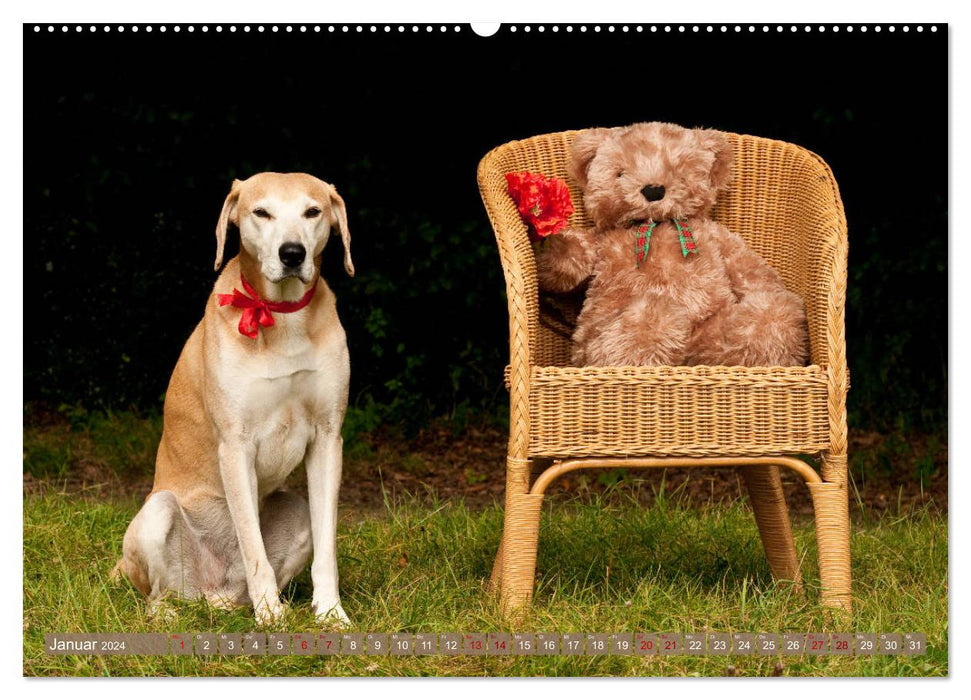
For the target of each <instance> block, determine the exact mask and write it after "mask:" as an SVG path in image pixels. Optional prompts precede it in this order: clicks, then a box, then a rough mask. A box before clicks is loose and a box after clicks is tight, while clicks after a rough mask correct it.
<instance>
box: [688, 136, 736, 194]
mask: <svg viewBox="0 0 971 700" xmlns="http://www.w3.org/2000/svg"><path fill="white" fill-rule="evenodd" d="M697 134H698V141H699V143H700V144H701V147H702V148H704V149H705V150H707V151H710V152H711V153H713V154H714V156H715V160H714V161H713V162H712V164H711V171H710V172H709V175H708V177H709V179H710V180H711V187H712V189H713V190H722V189H724V188H725V187H727V186H728V183H729V181H730V180H731V179H732V160H733V159H734V156H735V152H734V150H733V149H732V144H731V143H730V142H729V140H728V136H726V135H725V133H724V132H722V131H716V130H715V129H699V130H698V131H697Z"/></svg>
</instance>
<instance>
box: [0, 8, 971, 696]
mask: <svg viewBox="0 0 971 700" xmlns="http://www.w3.org/2000/svg"><path fill="white" fill-rule="evenodd" d="M12 4H14V3H9V4H8V5H7V6H6V7H4V9H3V10H2V12H3V13H4V20H5V21H4V22H3V24H2V27H3V30H2V31H3V34H2V35H0V52H2V58H3V59H4V60H3V61H2V68H0V71H2V74H3V88H4V94H5V95H13V94H15V95H18V97H19V100H18V105H17V107H14V108H10V109H7V110H4V112H5V115H4V117H3V119H4V122H3V126H4V128H3V129H2V133H3V134H4V136H3V150H2V151H0V155H2V156H5V158H4V162H5V163H8V164H10V163H16V162H22V158H23V151H22V148H23V143H22V134H23V111H22V106H23V94H22V90H21V89H20V87H19V85H20V83H21V79H22V75H23V72H22V71H23V65H22V56H23V43H22V34H21V28H20V26H19V23H20V22H23V21H58V20H60V21H64V20H70V21H81V20H85V21H87V20H92V19H95V20H97V21H113V20H124V21H132V22H161V21H169V22H171V21H178V22H187V21H193V22H200V21H211V20H212V19H219V20H220V21H224V22H225V21H230V20H231V21H247V20H249V19H256V20H259V21H266V20H267V19H272V20H280V21H286V19H287V18H288V17H295V18H297V19H303V20H306V19H307V18H319V19H323V18H327V19H329V20H332V21H345V22H346V21H362V22H366V21H388V20H391V19H394V20H395V21H421V22H425V21H437V22H450V21H467V20H476V21H495V20H496V19H505V20H506V21H510V20H513V21H517V22H523V21H531V20H532V21H535V20H537V19H538V20H539V21H543V22H551V21H558V22H580V21H597V22H601V23H603V22H608V21H613V20H618V21H628V22H633V21H635V20H637V19H649V21H651V22H691V21H705V22H716V21H731V22H739V21H748V20H751V21H760V22H765V21H773V22H778V21H782V22H793V23H801V22H804V21H813V22H833V21H837V22H860V21H861V20H862V21H867V22H876V21H883V22H887V21H891V22H916V21H925V22H940V21H949V22H952V23H954V22H958V23H957V25H956V26H952V28H951V57H952V58H951V60H952V90H953V92H952V98H951V100H952V101H951V103H950V105H949V111H950V115H951V117H952V119H951V123H953V124H968V123H971V119H969V116H971V111H969V109H968V103H967V99H968V97H967V96H968V89H967V87H966V85H967V84H968V82H969V81H968V77H969V72H968V67H969V60H968V55H969V51H971V30H969V25H968V24H964V23H963V17H961V18H960V21H959V17H958V16H957V10H956V8H955V7H954V4H952V3H949V2H943V1H941V0H922V2H920V3H919V5H916V9H915V4H914V3H913V2H886V3H883V4H881V5H879V6H870V7H867V8H866V9H862V8H859V7H857V6H855V5H853V4H851V3H847V2H845V0H844V1H841V0H817V1H816V2H814V3H812V4H809V5H807V4H804V3H792V4H788V3H786V4H783V3H773V2H766V1H764V0H762V1H759V2H751V1H749V0H738V1H737V2H733V3H723V2H713V1H712V0H696V2H693V3H670V4H666V3H654V4H651V5H648V4H646V3H644V4H641V3H634V2H618V1H616V0H597V1H596V2H595V3H588V4H584V5H582V6H581V7H579V8H574V9H570V8H568V7H567V6H566V3H564V2H544V3H530V2H524V1H523V0H492V1H491V2H486V1H484V0H480V1H479V2H476V3H475V4H471V3H469V4H463V5H461V10H456V9H455V7H456V6H458V5H451V4H449V3H446V2H444V1H442V0H438V1H434V2H427V1H423V0H412V1H411V2H409V3H408V4H407V5H403V4H402V3H400V2H392V1H391V0H384V1H383V2H367V1H366V0H358V2H355V3H327V4H321V3H315V2H310V1H308V0H304V1H302V2H288V1H287V0H277V2H274V3H273V5H272V12H269V13H268V12H267V11H266V9H265V8H266V5H265V4H263V3H250V2H245V1H244V0H240V2H237V3H228V2H218V3H209V4H203V3H200V2H198V0H167V2H165V3H162V4H154V3H153V4H149V3H125V4H122V3H120V2H117V1H112V2H108V1H103V0H87V1H86V2H83V3H81V2H71V1H70V0H59V1H53V0H52V1H46V2H40V1H35V2H31V3H18V4H17V5H16V7H14V8H11V7H10V5H12ZM403 7H406V8H407V9H406V10H403V9H402V8H403ZM456 12H459V13H460V14H461V15H462V16H461V17H455V16H454V15H455V14H456ZM723 13H725V14H723ZM267 15H272V16H271V17H268V16H267ZM638 15H641V16H640V17H638ZM726 15H727V16H726ZM915 15H920V16H919V17H915ZM954 76H961V77H962V78H963V84H962V82H961V81H959V80H956V79H955V78H954ZM937 99H938V98H937V96H934V98H933V101H934V102H937ZM11 102H13V100H11ZM952 149H953V150H952V153H953V157H952V163H953V165H952V172H953V174H954V180H953V184H952V186H951V189H950V194H951V196H950V197H949V201H950V202H951V203H952V205H951V206H952V213H951V216H950V226H951V229H952V230H953V231H959V230H962V231H964V232H965V233H966V232H967V231H968V229H969V228H971V227H968V226H966V225H964V226H962V225H961V223H962V222H964V221H965V220H966V217H965V216H963V212H962V211H961V205H960V202H958V203H957V204H958V206H957V207H956V209H957V216H955V214H954V212H953V204H954V202H955V198H954V197H953V195H954V193H955V192H959V191H960V192H967V191H969V184H971V183H969V182H968V177H967V165H968V163H969V162H971V161H969V155H971V153H969V146H968V138H967V137H966V136H964V133H963V132H961V130H960V129H955V130H953V131H952ZM0 177H2V178H3V185H4V186H5V187H4V191H7V192H19V193H20V196H18V197H16V198H14V199H15V200H16V201H8V202H7V206H8V207H10V208H11V209H12V210H13V211H15V215H14V217H13V218H14V223H13V226H14V228H19V229H20V230H21V231H22V230H23V211H22V207H23V197H22V184H20V182H19V178H20V173H17V172H16V171H15V170H14V168H12V167H8V168H6V169H5V171H4V172H3V173H2V175H0ZM951 243H952V247H951V252H952V257H951V260H950V263H949V268H948V269H949V275H950V274H951V272H950V271H951V270H953V269H954V267H955V266H957V265H961V266H962V267H963V263H966V262H969V257H971V256H969V249H968V246H969V245H971V243H969V242H966V241H965V240H964V239H963V238H962V236H954V237H953V238H952V240H951ZM8 245H10V246H11V247H12V248H13V256H11V257H14V258H17V260H18V261H19V263H20V265H19V266H18V267H17V268H16V269H15V270H14V271H13V272H12V273H10V272H8V274H7V275H5V276H3V278H2V279H0V294H3V298H5V299H18V298H19V295H21V294H22V293H23V291H24V288H23V281H24V280H23V272H22V270H23V265H22V261H23V240H22V236H21V237H17V238H16V240H15V241H14V242H13V243H12V244H11V243H10V242H9V241H8ZM969 284H971V276H969V275H957V276H955V277H954V278H953V284H951V283H949V291H951V293H952V296H953V300H954V301H955V302H957V303H955V304H954V305H953V306H949V310H950V309H953V311H950V313H951V314H953V315H952V318H951V324H950V327H951V328H952V329H953V331H954V334H953V335H952V336H951V337H952V342H953V347H952V348H951V352H950V353H949V357H956V358H960V357H966V356H967V355H968V350H971V348H969V345H971V343H969V339H968V335H967V334H968V332H969V331H968V330H967V329H971V311H969V309H971V306H969V305H968V304H967V303H964V302H968V301H971V294H969V287H968V285H969ZM15 311H16V313H18V314H19V318H20V322H19V333H20V338H19V340H20V342H19V343H17V344H16V345H15V348H16V350H15V352H17V353H18V355H19V365H20V366H19V368H17V367H14V366H12V363H11V362H10V358H9V355H8V356H6V362H5V363H4V365H5V366H4V370H3V371H4V373H5V376H4V377H3V379H4V380H6V381H5V382H4V383H5V385H7V386H16V387H20V391H10V392H7V393H6V394H5V397H4V400H3V402H2V404H0V406H2V409H0V410H2V417H3V420H2V423H0V430H2V431H3V433H2V438H3V439H2V440H0V444H2V445H3V446H4V448H3V449H4V450H5V452H4V455H5V459H4V460H3V464H4V465H5V466H6V467H7V469H6V470H5V477H4V478H6V479H9V480H10V483H8V484H7V488H6V489H5V493H6V494H7V498H8V502H7V503H6V504H5V505H7V506H8V507H6V508H4V509H3V510H4V516H3V517H4V518H5V525H6V527H7V532H16V533H19V535H18V536H15V537H6V538H4V545H3V546H4V553H5V555H6V557H7V561H8V562H14V566H13V567H11V568H14V569H16V570H17V571H18V573H19V576H17V577H16V578H14V577H13V576H7V577H4V582H3V588H2V589H0V590H2V592H3V594H4V598H3V599H4V600H5V601H7V604H6V605H5V606H4V615H3V627H4V632H6V634H4V635H3V639H4V641H3V645H4V647H3V652H4V653H3V662H2V663H3V666H2V668H3V672H4V673H3V678H4V679H8V678H11V677H19V678H21V679H22V670H23V667H22V663H18V659H22V656H21V654H22V644H19V643H18V641H17V633H18V632H19V631H20V630H21V629H22V625H17V622H18V619H17V618H18V617H21V616H22V611H23V588H22V582H23V570H22V567H23V558H22V553H23V546H22V545H23V542H22V534H23V530H22V527H23V518H22V514H23V513H22V505H23V502H22V496H21V495H20V494H21V493H22V484H21V485H17V484H15V483H13V482H14V479H20V478H21V477H20V476H19V474H18V475H15V474H14V470H13V465H15V464H16V460H17V459H18V457H17V454H16V451H17V448H18V447H19V448H20V450H19V451H20V452H21V454H22V440H23V434H22V417H21V416H22V407H23V400H22V399H23V396H22V387H23V385H22V377H23V372H22V370H23V360H22V348H23V343H22V340H23V318H22V314H23V309H22V307H18V308H16V309H15ZM5 330H6V331H7V332H11V333H12V332H13V330H12V329H5ZM11 345H13V343H11ZM18 369H19V372H18ZM950 372H951V374H950V375H949V376H950V377H951V378H952V387H953V388H952V391H951V392H950V396H951V397H953V398H952V399H951V402H952V408H953V410H952V411H951V415H950V421H951V422H953V423H954V424H960V423H959V422H958V421H959V420H960V419H961V418H962V417H964V415H965V413H966V409H965V407H966V405H967V403H966V402H967V399H966V398H963V397H966V396H967V388H968V385H969V380H968V373H967V371H965V370H963V368H962V367H961V366H960V364H959V363H955V366H954V367H953V368H950ZM15 373H16V374H15ZM968 439H969V438H968V431H960V430H958V431H955V432H954V437H953V441H952V444H951V446H950V447H951V450H950V452H949V454H950V456H951V457H952V458H953V460H954V462H955V463H957V464H961V463H963V462H964V461H966V459H963V458H966V457H968V456H969V455H971V449H969V444H968ZM958 472H959V470H954V471H953V472H951V474H950V475H949V476H950V484H951V489H952V493H958V484H959V483H963V482H962V479H963V478H964V477H963V476H962V475H960V474H959V473H958ZM15 499H16V500H15ZM962 510H963V509H955V510H954V511H952V513H953V514H954V515H953V521H952V525H953V526H954V527H955V528H956V529H957V531H956V532H954V539H958V540H959V541H960V540H961V539H962V536H963V535H966V534H967V531H968V516H967V514H966V513H963V512H962ZM952 541H953V540H952ZM950 554H951V557H952V558H950V559H949V563H950V566H951V573H952V576H954V575H956V576H957V578H958V579H959V580H961V581H964V580H967V555H966V554H964V555H959V553H958V552H957V551H956V550H954V551H951V552H950ZM951 582H952V588H953V578H952V580H951ZM954 602H955V601H953V600H952V601H951V603H952V605H951V606H949V610H950V628H951V629H957V630H961V629H964V625H961V624H959V619H960V621H965V620H966V619H967V615H966V613H965V612H964V608H962V607H960V606H956V605H954V604H953V603H954ZM21 622H22V620H21ZM15 625H16V628H15ZM965 636H966V635H965ZM951 643H952V644H953V643H954V639H953V637H952V639H951ZM951 673H952V675H954V676H955V677H960V676H961V673H962V669H952V670H951ZM966 674H967V672H965V675H964V677H965V678H966V677H967V675H966ZM21 682H25V681H23V680H22V681H21ZM81 682H82V681H73V682H72V681H70V680H67V681H59V682H57V683H48V684H43V683H39V682H38V681H30V683H31V687H30V688H29V692H30V694H31V696H32V697H41V698H44V697H49V696H54V695H55V693H56V694H57V696H58V698H59V699H61V700H62V699H63V695H64V693H66V692H71V691H72V690H74V689H75V688H77V687H79V684H80V683H81ZM297 682H300V681H299V680H297V679H293V680H289V679H288V680H279V681H275V682H274V681H265V682H260V683H258V684H255V685H254V684H243V683H241V682H239V681H237V682H235V684H234V685H235V687H234V691H235V693H236V694H238V695H241V696H242V697H244V698H246V697H256V696H258V697H260V698H261V700H265V697H266V695H267V694H268V693H270V692H271V690H270V688H271V685H272V686H274V688H273V691H272V692H274V693H275V692H276V691H278V690H281V689H284V688H288V687H289V689H291V690H292V688H293V684H294V683H297ZM305 682H308V683H309V682H312V681H305ZM547 682H552V683H555V686H556V687H555V690H554V692H556V694H557V695H558V696H560V697H562V698H564V700H568V699H570V698H579V697H583V698H584V700H588V696H589V694H590V693H591V692H598V691H599V690H601V689H606V688H609V689H610V690H615V691H619V690H620V686H618V685H617V683H624V684H625V685H626V683H627V682H630V683H636V682H637V681H636V680H635V681H626V682H625V681H623V680H616V681H612V682H610V683H609V684H604V683H603V682H579V683H573V682H570V683H568V682H567V681H566V680H552V681H547ZM652 682H659V681H657V680H653V681H652ZM660 682H664V681H663V680H662V681H660ZM668 682H672V681H668ZM710 682H713V683H717V681H710ZM731 682H732V683H733V687H735V688H738V687H740V686H738V685H737V684H738V683H739V682H741V683H743V684H744V691H743V692H745V693H746V694H751V693H755V694H756V695H758V694H759V693H766V694H768V693H770V692H771V693H772V694H773V696H775V695H776V694H777V693H778V691H779V688H778V687H776V686H774V685H768V684H765V685H760V684H759V683H758V682H755V681H748V682H746V681H744V680H741V681H740V680H737V679H733V680H732V681H731ZM866 682H867V683H868V685H869V684H872V683H878V684H879V685H880V686H882V687H881V688H880V689H879V691H878V692H881V693H888V692H889V695H888V697H894V696H896V695H898V693H899V694H900V695H902V694H903V693H907V695H908V696H910V695H911V694H912V693H914V692H919V691H918V690H917V689H916V687H915V686H914V685H913V683H912V682H908V683H903V684H898V683H894V682H892V681H880V680H867V681H866ZM278 683H279V684H281V685H277V684H278ZM284 683H285V684H286V685H282V684H284ZM328 683H330V684H335V683H336V684H337V688H335V687H334V686H333V685H330V686H329V687H328V688H327V689H326V692H334V690H335V689H338V690H339V691H340V692H346V693H348V694H351V693H357V692H360V687H361V686H360V685H359V681H354V680H347V681H341V680H337V679H331V680H329V681H328ZM355 683H357V685H352V684H355ZM410 683H411V685H410V687H409V689H411V690H417V691H419V692H420V693H422V695H424V696H425V697H429V698H433V697H445V694H446V693H447V694H448V696H449V698H451V697H453V696H454V695H455V693H456V692H459V693H461V694H462V695H463V696H465V697H469V698H472V699H473V700H475V699H476V698H479V697H484V696H485V695H486V694H492V693H494V692H495V691H496V690H497V689H500V688H499V687H498V686H496V685H494V684H490V683H473V682H471V681H464V682H463V681H450V682H447V683H442V682H437V681H435V680H429V681H417V682H415V681H410ZM502 683H503V685H502V687H501V691H502V692H508V690H509V689H510V688H515V689H516V690H531V691H532V692H535V686H529V685H527V683H529V681H523V680H508V681H503V682H502ZM382 685H384V687H387V686H386V684H382ZM959 685H961V686H963V685H964V682H963V679H962V681H961V683H948V684H940V683H937V684H935V688H934V692H935V694H936V695H937V696H940V697H944V696H951V695H956V694H955V693H954V691H955V689H956V688H958V686H959ZM374 687H377V686H374ZM682 687H683V686H682ZM854 687H855V688H857V689H859V681H855V680H847V679H836V680H831V681H827V682H826V685H825V687H823V686H817V685H816V684H814V683H811V682H803V683H787V685H786V687H785V693H786V694H787V696H788V697H790V698H794V699H795V700H801V698H810V697H812V698H814V699H815V698H816V697H817V696H818V693H819V692H820V691H823V692H827V693H830V692H832V691H833V690H840V691H845V690H850V691H852V690H853V688H854ZM187 689H191V690H193V691H196V690H203V691H206V690H208V691H210V692H211V691H212V690H213V686H212V683H211V681H207V680H196V679H187V680H184V681H180V682H179V684H178V686H177V688H176V690H177V692H184V691H185V690H187ZM636 689H637V690H643V687H642V686H638V687H637V688H636ZM172 690H173V688H171V687H168V688H167V687H166V684H165V683H149V682H139V681H135V680H132V681H127V682H126V681H113V682H112V683H110V684H106V683H100V684H99V685H98V687H97V692H98V693H99V694H105V697H125V698H126V699H127V698H129V697H130V695H131V694H132V693H138V694H139V695H141V696H147V697H148V698H155V697H162V695H163V693H165V695H166V696H168V695H170V694H171V692H172ZM317 690H318V692H319V691H324V689H317ZM627 690H635V688H633V687H631V688H627ZM966 690H967V688H965V690H964V691H963V692H966ZM871 692H872V691H871Z"/></svg>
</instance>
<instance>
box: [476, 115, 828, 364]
mask: <svg viewBox="0 0 971 700" xmlns="http://www.w3.org/2000/svg"><path fill="white" fill-rule="evenodd" d="M577 133H578V132H576V131H565V132H560V133H554V134H544V135H541V136H534V137H531V138H528V139H523V140H521V141H512V142H510V143H507V144H504V145H503V146H499V147H498V148H496V149H494V150H493V151H492V152H490V153H489V154H488V155H487V156H486V157H485V158H483V161H482V164H480V175H479V180H480V188H483V187H497V186H499V185H498V184H497V183H498V178H496V177H489V173H490V172H493V171H499V172H501V173H503V174H504V173H509V172H518V171H530V172H539V173H543V174H544V175H547V176H556V177H560V178H562V179H564V180H565V181H566V182H567V184H568V186H569V188H570V195H571V197H572V199H573V204H574V213H573V216H572V217H571V219H570V224H571V225H575V226H590V225H592V222H591V221H590V220H589V218H588V217H587V214H586V212H585V210H584V208H583V197H582V194H581V193H580V191H579V190H578V188H577V185H576V183H575V182H574V181H573V180H572V178H571V177H570V176H569V175H568V174H567V169H566V164H567V160H568V159H569V152H570V145H571V144H572V142H573V139H574V137H575V135H576V134H577ZM727 136H728V138H729V140H730V142H731V144H732V146H733V148H734V162H733V165H732V181H731V184H730V186H729V188H728V190H727V191H725V192H724V193H722V195H721V196H720V197H719V200H718V203H717V204H716V206H715V209H714V211H713V213H712V216H713V217H714V218H715V219H716V220H718V221H720V222H721V223H723V224H724V225H725V226H727V227H728V228H729V229H730V230H732V231H734V232H735V233H737V234H739V235H740V236H741V237H742V238H744V239H745V241H746V242H747V243H748V244H749V245H750V246H751V247H752V248H753V249H754V250H755V251H756V252H758V253H759V254H760V255H761V256H762V257H763V258H765V259H766V260H767V261H768V262H769V264H771V265H772V266H773V267H775V269H776V270H778V271H779V274H780V275H781V276H782V279H783V281H784V282H785V284H786V286H787V287H788V288H789V289H791V290H792V291H794V292H795V293H796V294H798V295H799V296H800V297H802V299H803V300H804V301H805V303H806V312H807V316H808V320H809V325H810V335H811V336H812V337H821V336H820V335H818V334H819V333H825V331H826V323H827V312H828V310H827V308H826V299H827V294H826V293H825V292H826V290H825V289H822V288H820V287H821V286H825V285H827V284H832V283H833V280H826V279H820V277H819V275H818V274H813V268H814V266H815V267H817V268H818V267H821V266H823V265H826V264H828V261H830V260H831V258H832V256H833V254H834V250H835V249H836V247H837V242H838V241H839V240H842V242H843V244H844V246H845V236H846V221H845V217H844V214H843V206H842V202H841V200H840V197H839V191H838V188H837V185H836V181H835V179H834V178H833V174H832V172H831V171H830V169H829V166H827V165H826V163H825V162H824V161H823V160H822V159H821V158H820V157H819V156H817V155H816V154H814V153H812V152H811V151H808V150H806V149H804V148H801V147H799V146H795V145H793V144H790V143H785V142H783V141H776V140H772V139H766V138H760V137H757V136H747V135H741V134H732V133H729V134H727ZM490 182H491V184H488V183H490ZM483 196H484V198H485V193H484V195H483ZM488 207H489V205H488V202H487V208H488ZM493 223H494V225H495V220H494V221H493ZM496 233H497V236H500V237H501V236H502V235H503V234H502V233H501V232H500V231H499V230H497V232H496ZM510 235H511V234H510ZM516 235H517V236H524V235H525V234H524V233H523V232H519V233H517V234H516ZM508 244H509V246H510V249H511V248H512V247H513V246H514V245H515V247H516V248H517V249H518V250H522V249H523V245H524V242H523V241H518V240H517V241H509V242H508ZM501 245H502V241H500V246H501ZM504 264H505V258H504ZM526 267H532V265H531V261H529V264H528V265H527V266H526ZM817 272H818V270H817ZM507 273H508V271H507ZM525 273H526V275H527V277H528V276H529V275H530V274H532V275H533V276H535V269H532V270H526V271H525ZM843 284H844V285H845V281H844V282H843ZM529 286H532V285H531V284H530V285H529ZM534 293H535V292H534ZM531 325H532V322H531ZM535 332H536V335H537V336H538V337H537V340H538V341H539V346H540V347H538V348H537V357H535V358H534V361H535V362H537V363H538V364H556V365H559V364H566V358H567V357H568V355H569V351H568V342H567V343H564V341H563V339H562V333H560V334H557V333H549V332H547V331H543V330H542V329H539V328H536V329H535ZM550 344H552V346H553V347H546V346H548V345H550ZM821 360H822V358H821V357H820V356H818V353H817V352H816V348H815V347H814V348H813V360H812V361H813V363H814V364H815V363H820V364H821V363H822V362H821Z"/></svg>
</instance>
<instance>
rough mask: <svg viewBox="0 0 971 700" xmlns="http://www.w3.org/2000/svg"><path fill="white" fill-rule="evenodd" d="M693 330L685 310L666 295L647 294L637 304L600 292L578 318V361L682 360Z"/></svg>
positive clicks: (672, 362) (617, 363)
mask: <svg viewBox="0 0 971 700" xmlns="http://www.w3.org/2000/svg"><path fill="white" fill-rule="evenodd" d="M589 301H590V300H589V299H588V302H589ZM623 301H624V302H626V299H625V300H623ZM690 335H691V322H690V321H689V319H688V317H687V316H686V314H685V312H684V309H683V308H681V307H680V306H679V305H677V304H675V303H674V302H672V301H671V300H670V299H669V298H668V297H666V296H661V295H659V294H650V295H645V296H644V297H643V298H641V299H639V300H637V301H636V302H634V303H620V302H617V301H615V300H611V299H610V298H604V297H599V298H598V299H597V300H596V301H595V302H594V303H593V304H590V303H588V304H587V305H586V306H584V308H583V311H582V312H581V313H580V318H579V319H578V320H577V328H576V331H575V332H574V334H573V341H574V351H573V363H574V364H575V365H578V366H583V365H598V366H628V365H637V366H643V365H681V364H684V361H685V347H686V345H687V342H688V339H689V337H690Z"/></svg>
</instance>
